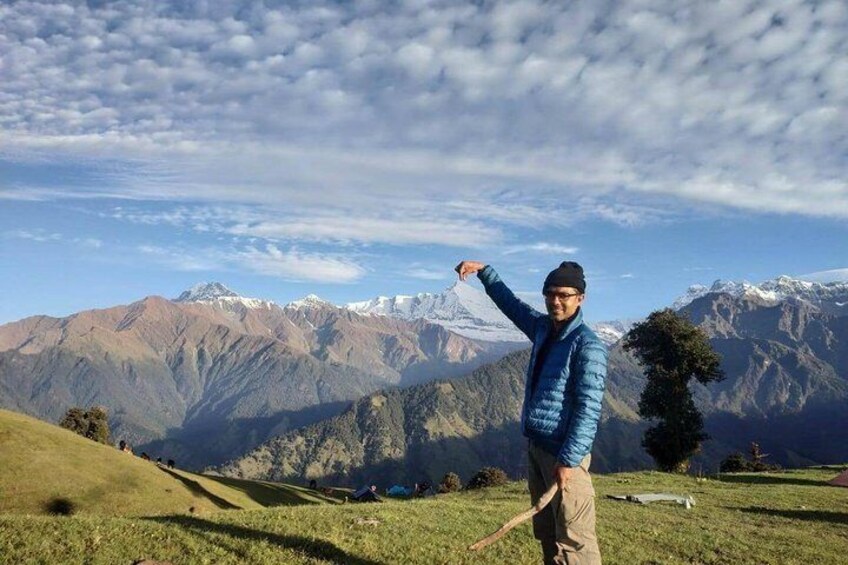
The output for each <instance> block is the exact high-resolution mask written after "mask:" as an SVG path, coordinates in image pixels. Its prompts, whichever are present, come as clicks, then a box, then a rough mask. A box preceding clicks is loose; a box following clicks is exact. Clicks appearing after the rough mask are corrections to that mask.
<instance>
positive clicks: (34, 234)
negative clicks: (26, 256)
mask: <svg viewBox="0 0 848 565" xmlns="http://www.w3.org/2000/svg"><path fill="white" fill-rule="evenodd" d="M3 235H4V236H5V237H7V238H9V239H25V240H29V241H35V242H38V243H47V242H51V241H61V240H62V234H60V233H52V232H49V231H47V230H44V229H34V230H10V231H7V232H5V233H4V234H3Z"/></svg>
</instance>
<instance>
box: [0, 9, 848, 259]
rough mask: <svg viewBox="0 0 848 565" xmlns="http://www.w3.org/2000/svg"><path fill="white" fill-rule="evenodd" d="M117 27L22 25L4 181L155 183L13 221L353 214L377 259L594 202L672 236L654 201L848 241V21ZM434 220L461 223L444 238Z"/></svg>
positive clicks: (112, 187) (842, 15)
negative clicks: (109, 204)
mask: <svg viewBox="0 0 848 565" xmlns="http://www.w3.org/2000/svg"><path fill="white" fill-rule="evenodd" d="M96 6H97V5H92V4H84V3H65V4H60V3H39V2H26V1H22V2H15V3H7V4H3V5H2V6H0V53H3V56H2V60H1V61H0V72H2V75H3V80H2V82H0V134H2V135H0V160H6V161H14V162H18V161H20V160H26V159H28V158H31V156H32V155H33V154H38V155H42V156H46V158H49V159H54V160H57V161H72V162H74V163H76V164H77V165H79V166H80V167H83V168H84V167H87V166H91V163H92V162H93V161H92V160H96V159H100V158H103V157H109V158H112V159H117V160H121V159H138V160H141V161H142V163H143V165H144V166H143V167H141V169H139V170H135V171H133V172H132V175H126V174H122V173H120V172H113V173H110V175H109V176H110V178H113V179H114V178H117V179H118V180H119V181H120V182H116V183H103V184H101V185H99V186H105V187H108V188H105V189H102V190H101V191H100V192H98V193H95V192H93V191H92V190H91V189H90V188H88V189H80V188H75V187H59V188H51V189H47V188H44V187H39V186H34V185H33V186H27V185H24V186H16V187H3V188H2V190H0V198H4V199H10V198H14V199H50V198H58V197H67V196H77V197H79V196H84V197H88V198H92V197H109V196H123V197H128V198H134V199H156V200H208V201H218V202H220V201H223V202H230V203H232V202H236V203H244V204H255V205H272V206H276V207H280V206H287V205H290V204H292V205H295V206H300V207H302V208H305V209H308V210H309V213H308V214H307V215H306V217H307V218H313V219H320V218H321V217H322V213H323V211H324V209H325V207H327V206H329V207H331V208H335V209H337V210H344V211H345V212H347V213H348V214H350V211H351V210H353V211H354V213H353V214H352V215H350V216H349V217H350V220H351V224H350V226H347V227H346V228H345V226H334V229H332V230H329V231H333V232H338V233H339V234H341V235H340V236H339V239H346V238H349V239H351V240H358V239H361V240H363V241H378V240H380V238H379V237H375V236H374V235H373V233H372V232H373V231H374V230H367V229H364V228H363V227H362V225H363V224H370V223H373V222H377V223H379V222H381V221H382V222H385V223H384V224H383V226H382V227H381V228H379V229H380V230H390V229H393V228H392V225H393V224H392V222H394V220H395V218H396V217H397V218H401V217H404V215H406V214H408V213H410V211H411V212H413V216H412V217H411V218H410V220H411V221H410V231H409V235H408V237H409V242H411V243H415V242H418V241H422V240H427V242H429V243H440V244H445V242H446V241H449V240H450V241H453V240H458V239H459V235H458V233H457V232H463V233H469V232H470V231H474V230H478V231H477V235H476V236H475V235H471V236H469V240H470V241H472V242H475V241H477V242H479V241H480V240H481V239H486V238H489V237H497V236H498V235H500V234H501V233H502V232H503V231H504V230H508V229H509V228H510V226H514V225H516V224H518V223H519V222H522V221H523V222H525V223H532V222H533V220H532V218H543V219H544V221H546V222H556V221H566V220H563V219H562V217H564V216H565V215H566V214H567V213H569V212H571V213H574V206H573V205H570V204H569V203H574V202H577V203H578V207H580V206H582V210H581V213H582V216H581V215H578V216H576V217H578V218H586V217H592V218H602V219H606V220H608V221H611V222H615V223H619V224H624V225H639V224H641V223H644V222H645V221H655V220H657V219H662V218H663V217H664V214H665V212H666V211H667V209H668V208H669V206H665V207H662V208H660V209H659V210H660V211H659V212H658V211H657V208H656V207H655V206H650V207H640V206H638V205H634V202H635V204H638V202H639V199H640V198H642V196H643V195H646V194H653V195H660V196H662V197H667V196H669V195H670V196H674V197H677V198H679V199H681V200H684V201H691V202H694V203H696V204H702V203H709V204H717V205H721V206H729V207H735V208H741V209H744V210H749V211H754V212H778V213H793V214H797V213H800V214H808V215H814V216H833V217H841V218H844V217H848V183H846V181H845V179H846V178H848V174H846V173H848V161H846V159H845V157H844V155H845V153H846V151H848V140H846V137H845V135H844V131H845V123H848V63H846V61H845V57H844V53H845V52H846V50H848V10H846V9H845V7H844V5H843V4H842V3H841V2H827V3H819V2H802V1H799V2H794V3H791V4H786V3H784V2H775V1H772V0H758V1H751V2H718V3H716V2H712V3H700V4H693V5H691V6H687V7H686V8H685V9H682V8H681V7H680V4H679V3H678V2H674V1H672V0H655V1H653V2H650V3H649V5H648V4H645V3H642V2H617V3H613V4H611V5H610V4H603V3H573V2H572V3H556V2H543V1H541V0H521V1H519V2H490V3H457V2H449V1H447V0H444V1H435V2H427V3H424V2H422V3H417V2H409V3H397V4H395V3H392V4H385V3H384V4H380V5H379V9H377V8H376V7H375V6H374V5H371V4H369V3H343V4H335V3H330V2H326V3H325V2H320V1H319V2H315V3H304V4H296V5H283V6H280V7H275V8H273V9H272V8H267V7H264V6H259V5H257V6H252V7H251V8H250V9H244V7H243V6H241V5H240V4H237V3H214V5H213V4H203V3H200V4H191V5H183V4H173V5H172V6H170V7H169V6H162V5H157V6H156V7H154V6H153V4H138V3H133V2H110V3H106V4H103V5H102V6H101V7H96ZM516 186H522V187H525V192H526V193H525V194H524V195H522V198H521V199H520V202H518V204H519V205H520V206H521V207H522V208H517V209H513V208H512V207H511V206H510V205H509V204H512V203H515V202H509V201H508V200H507V201H505V200H504V198H503V195H504V193H505V192H508V191H510V190H512V189H514V188H515V187H516ZM596 198H600V200H598V201H597V202H594V203H593V202H589V203H586V201H583V200H581V199H589V200H592V199H596ZM551 200H552V201H554V202H557V203H558V208H557V209H555V210H550V209H549V208H548V207H547V206H546V205H544V204H547V203H548V202H550V201H551ZM581 202H582V204H581ZM622 202H624V203H626V204H627V205H625V206H621V205H620V204H622ZM540 203H544V204H540ZM387 209H391V210H392V213H387V212H386V210H387ZM422 209H426V210H438V211H445V212H448V213H450V214H451V217H450V218H448V221H445V222H442V223H438V224H437V225H435V226H434V228H435V229H433V230H431V233H432V234H433V236H432V238H430V237H425V236H426V230H425V229H424V228H425V225H426V224H427V223H429V222H431V220H432V219H433V218H432V217H431V216H433V215H432V214H430V215H428V216H427V217H424V218H420V217H415V216H414V212H416V211H418V212H420V211H421V210H422ZM556 216H560V219H559V220H557V219H555V218H556ZM305 221H306V222H307V223H309V222H311V220H308V219H307V220H305ZM451 225H454V226H456V227H455V229H454V230H453V231H452V230H451V229H450V226H451ZM310 227H311V226H310ZM335 228H338V229H335ZM263 229H267V230H270V231H280V229H279V226H272V225H271V224H267V223H266V224H265V226H264V228H263ZM487 230H488V231H487ZM282 231H283V232H292V231H295V232H296V231H297V230H296V229H295V228H291V229H283V230H282ZM276 237H300V235H298V234H297V233H283V234H282V235H278V236H276ZM437 237H441V239H433V238H437ZM448 244H449V243H448ZM473 244H474V243H472V245H473Z"/></svg>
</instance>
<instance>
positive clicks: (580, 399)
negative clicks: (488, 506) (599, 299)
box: [456, 261, 607, 565]
mask: <svg viewBox="0 0 848 565" xmlns="http://www.w3.org/2000/svg"><path fill="white" fill-rule="evenodd" d="M456 271H457V273H459V278H460V279H462V280H465V279H466V278H467V277H468V275H471V274H474V273H477V277H478V278H479V279H480V281H481V282H482V283H483V287H484V288H485V289H486V294H488V295H489V297H490V298H491V299H492V300H493V301H494V302H495V304H496V305H497V307H498V308H499V309H500V310H501V312H503V313H504V314H505V315H506V316H507V318H509V319H510V320H511V321H512V322H513V323H514V324H515V325H516V326H518V329H520V330H521V331H522V332H523V333H524V334H525V335H527V337H528V338H530V341H531V342H533V350H532V353H531V355H530V366H529V367H528V369H527V382H526V385H525V391H524V407H523V408H522V411H521V431H522V433H523V434H524V435H525V436H526V437H527V438H528V439H529V444H528V463H529V469H528V483H529V487H530V497H531V499H532V502H533V503H535V502H536V501H537V500H538V499H539V497H540V496H541V495H542V494H543V493H544V492H545V491H546V490H548V488H550V486H551V485H552V484H553V483H556V484H557V485H558V486H559V492H558V493H557V495H556V497H555V498H554V499H553V501H552V502H551V503H550V505H548V507H547V508H545V510H543V511H542V512H540V513H538V514H537V515H536V516H534V517H533V533H534V535H535V536H536V538H537V539H538V540H539V541H540V542H541V544H542V554H543V556H544V562H545V565H550V564H557V563H560V564H562V563H564V564H568V565H574V564H578V563H579V564H580V565H587V564H591V565H595V564H599V563H600V562H601V554H600V550H599V549H598V540H597V537H596V536H595V500H594V496H595V490H594V488H593V487H592V479H591V477H590V476H589V463H590V460H591V455H590V452H591V451H592V442H593V441H594V439H595V432H596V431H597V428H598V419H599V418H600V415H601V401H602V399H603V395H604V380H605V378H606V372H607V349H606V347H605V346H604V344H603V343H602V342H601V340H600V339H598V336H596V335H595V333H594V332H593V331H592V330H591V329H589V327H588V326H586V325H585V324H584V323H583V313H582V311H581V309H580V306H581V305H582V304H583V300H584V299H585V297H586V294H585V292H586V280H585V278H584V276H583V268H582V267H581V266H580V265H578V264H577V263H574V262H570V261H566V262H564V263H562V264H561V265H560V266H559V267H558V268H556V269H554V270H553V271H551V272H550V274H548V276H547V278H546V279H545V284H544V286H543V288H542V292H543V294H544V295H545V307H546V309H547V311H548V313H547V315H544V314H542V313H541V312H537V311H536V310H534V309H533V308H531V307H530V306H528V305H527V304H525V303H524V302H522V301H521V300H519V299H518V298H516V297H515V295H514V294H513V293H512V291H511V290H510V289H509V288H507V286H506V285H505V284H504V283H503V282H502V281H501V279H500V277H498V274H497V273H496V272H495V270H494V269H493V268H492V267H491V266H487V265H484V264H483V263H480V262H477V261H463V262H462V263H460V264H459V265H457V266H456Z"/></svg>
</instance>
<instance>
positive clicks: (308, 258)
mask: <svg viewBox="0 0 848 565" xmlns="http://www.w3.org/2000/svg"><path fill="white" fill-rule="evenodd" d="M137 250H138V251H139V252H140V253H142V254H143V255H145V256H146V257H147V258H149V259H151V260H153V261H155V262H157V263H159V264H161V265H164V266H166V267H168V268H171V269H175V270H179V271H221V270H247V271H250V272H253V273H257V274H261V275H266V276H271V277H276V278H280V279H283V280H287V281H319V282H324V283H350V282H354V281H356V280H358V279H360V278H362V277H363V276H364V275H365V269H364V268H363V267H361V266H360V265H358V264H357V263H355V262H354V261H352V260H350V259H348V258H345V257H341V256H337V255H330V254H322V253H306V252H303V251H299V250H297V249H294V248H292V249H281V248H280V247H279V246H276V245H270V244H269V245H265V246H264V247H257V246H246V247H241V248H229V249H216V248H196V249H189V248H184V247H162V246H157V245H141V246H139V247H138V248H137Z"/></svg>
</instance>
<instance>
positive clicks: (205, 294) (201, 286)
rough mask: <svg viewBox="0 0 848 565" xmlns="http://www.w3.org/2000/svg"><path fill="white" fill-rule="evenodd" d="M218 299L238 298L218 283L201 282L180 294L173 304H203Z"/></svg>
mask: <svg viewBox="0 0 848 565" xmlns="http://www.w3.org/2000/svg"><path fill="white" fill-rule="evenodd" d="M218 298H240V297H239V295H238V294H236V293H235V292H233V291H232V290H230V289H229V288H227V287H226V286H224V285H223V284H221V283H219V282H210V283H207V282H202V283H198V284H196V285H194V286H193V287H191V288H190V289H188V290H186V291H184V292H183V293H182V294H180V295H179V296H178V297H177V298H176V299H174V302H203V301H206V300H216V299H218Z"/></svg>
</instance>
